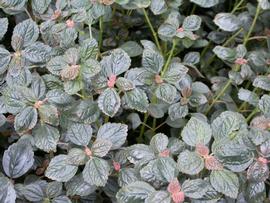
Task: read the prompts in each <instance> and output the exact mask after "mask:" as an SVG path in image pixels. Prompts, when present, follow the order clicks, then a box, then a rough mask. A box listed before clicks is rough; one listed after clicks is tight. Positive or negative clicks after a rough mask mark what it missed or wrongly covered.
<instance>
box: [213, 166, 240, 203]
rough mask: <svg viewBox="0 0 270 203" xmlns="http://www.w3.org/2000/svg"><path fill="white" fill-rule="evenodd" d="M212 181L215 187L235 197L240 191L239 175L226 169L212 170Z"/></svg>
mask: <svg viewBox="0 0 270 203" xmlns="http://www.w3.org/2000/svg"><path fill="white" fill-rule="evenodd" d="M210 182H211V185H212V186H213V187H214V189H215V190H216V191H218V192H220V193H222V194H224V195H226V196H228V197H231V198H233V199H236V198H237V195H238V191H239V180H238V177H237V175H235V174H234V173H233V172H231V171H228V170H226V169H224V170H220V171H212V172H211V174H210Z"/></svg>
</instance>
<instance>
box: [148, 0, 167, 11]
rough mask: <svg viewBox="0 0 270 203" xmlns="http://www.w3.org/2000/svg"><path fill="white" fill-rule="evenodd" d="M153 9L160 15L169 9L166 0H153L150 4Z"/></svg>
mask: <svg viewBox="0 0 270 203" xmlns="http://www.w3.org/2000/svg"><path fill="white" fill-rule="evenodd" d="M150 9H151V11H152V12H153V13H154V14H155V15H160V14H162V13H164V12H166V10H167V4H166V1H165V0H152V1H151V5H150Z"/></svg>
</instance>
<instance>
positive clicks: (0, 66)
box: [0, 47, 11, 74]
mask: <svg viewBox="0 0 270 203" xmlns="http://www.w3.org/2000/svg"><path fill="white" fill-rule="evenodd" d="M10 60H11V54H10V53H9V51H8V50H6V49H4V48H2V47H0V74H3V73H4V72H5V71H6V70H7V69H8V64H9V62H10Z"/></svg>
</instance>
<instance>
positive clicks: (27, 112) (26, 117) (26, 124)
mask: <svg viewBox="0 0 270 203" xmlns="http://www.w3.org/2000/svg"><path fill="white" fill-rule="evenodd" d="M36 123H37V110H36V109H35V108H33V107H31V106H28V107H26V108H24V109H23V110H22V111H21V112H20V113H19V114H18V115H16V117H15V122H14V128H15V130H16V131H17V132H21V133H23V132H26V131H28V130H31V129H32V128H34V127H35V125H36Z"/></svg>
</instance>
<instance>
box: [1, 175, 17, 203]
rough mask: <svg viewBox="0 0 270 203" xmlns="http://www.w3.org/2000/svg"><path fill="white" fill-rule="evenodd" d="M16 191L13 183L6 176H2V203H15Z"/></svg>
mask: <svg viewBox="0 0 270 203" xmlns="http://www.w3.org/2000/svg"><path fill="white" fill-rule="evenodd" d="M15 200H16V191H15V189H14V185H13V184H12V183H11V181H10V180H9V179H8V178H7V177H4V176H0V201H1V202H3V203H14V202H15Z"/></svg>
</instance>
